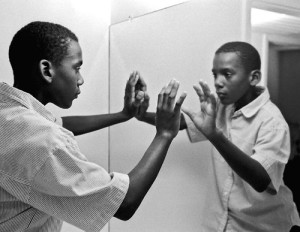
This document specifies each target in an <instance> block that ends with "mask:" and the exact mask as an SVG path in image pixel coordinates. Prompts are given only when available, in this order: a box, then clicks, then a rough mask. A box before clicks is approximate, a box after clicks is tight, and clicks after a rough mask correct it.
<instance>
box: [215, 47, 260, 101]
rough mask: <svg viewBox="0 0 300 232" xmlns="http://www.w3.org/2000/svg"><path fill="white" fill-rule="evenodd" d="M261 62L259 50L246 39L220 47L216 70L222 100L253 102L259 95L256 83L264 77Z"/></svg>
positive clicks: (217, 86) (216, 57) (216, 80)
mask: <svg viewBox="0 0 300 232" xmlns="http://www.w3.org/2000/svg"><path fill="white" fill-rule="evenodd" d="M260 66H261V61H260V56H259V53H258V52H257V50H256V49H255V48H254V47H253V46H252V45H250V44H248V43H246V42H239V41H238V42H229V43H226V44H224V45H222V46H221V47H220V48H218V49H217V51H216V52H215V57H214V61H213V69H212V72H213V75H214V78H215V87H216V92H217V94H218V96H219V98H220V100H221V103H223V104H232V103H236V104H237V105H238V106H240V107H242V106H243V105H246V104H248V103H249V102H251V101H252V100H253V99H254V98H255V97H256V96H257V95H256V91H255V88H254V87H255V86H256V85H257V84H258V83H259V81H260V78H261V75H260Z"/></svg>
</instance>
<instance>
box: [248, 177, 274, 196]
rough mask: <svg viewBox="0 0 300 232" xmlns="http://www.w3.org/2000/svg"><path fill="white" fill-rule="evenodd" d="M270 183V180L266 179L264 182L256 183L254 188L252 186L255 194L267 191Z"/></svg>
mask: <svg viewBox="0 0 300 232" xmlns="http://www.w3.org/2000/svg"><path fill="white" fill-rule="evenodd" d="M270 183H271V179H270V178H267V179H266V180H262V181H261V182H259V183H257V184H256V185H255V186H252V187H253V188H254V189H255V190H256V191H257V192H259V193H262V192H264V191H266V190H267V189H268V186H269V185H270Z"/></svg>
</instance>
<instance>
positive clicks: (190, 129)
mask: <svg viewBox="0 0 300 232" xmlns="http://www.w3.org/2000/svg"><path fill="white" fill-rule="evenodd" d="M183 116H184V119H185V122H186V126H187V129H186V132H187V135H188V138H189V140H190V142H192V143H196V142H201V141H205V140H207V138H206V137H205V136H204V135H203V134H202V133H201V131H199V130H198V129H197V128H196V126H195V124H194V123H193V121H192V120H191V119H190V117H189V116H188V115H186V114H185V113H183Z"/></svg>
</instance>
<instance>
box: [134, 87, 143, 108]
mask: <svg viewBox="0 0 300 232" xmlns="http://www.w3.org/2000/svg"><path fill="white" fill-rule="evenodd" d="M144 97H145V93H144V92H143V91H138V92H137V94H136V96H135V99H134V102H133V104H134V105H135V106H139V105H141V104H142V102H143V101H144Z"/></svg>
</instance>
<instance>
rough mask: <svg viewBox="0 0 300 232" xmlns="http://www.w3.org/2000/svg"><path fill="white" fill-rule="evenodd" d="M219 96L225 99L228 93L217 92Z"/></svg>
mask: <svg viewBox="0 0 300 232" xmlns="http://www.w3.org/2000/svg"><path fill="white" fill-rule="evenodd" d="M217 95H218V96H219V97H220V98H221V97H225V96H226V93H223V92H217Z"/></svg>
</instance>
